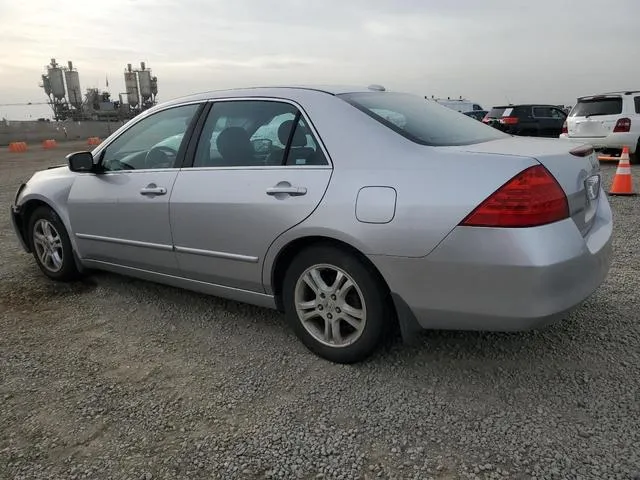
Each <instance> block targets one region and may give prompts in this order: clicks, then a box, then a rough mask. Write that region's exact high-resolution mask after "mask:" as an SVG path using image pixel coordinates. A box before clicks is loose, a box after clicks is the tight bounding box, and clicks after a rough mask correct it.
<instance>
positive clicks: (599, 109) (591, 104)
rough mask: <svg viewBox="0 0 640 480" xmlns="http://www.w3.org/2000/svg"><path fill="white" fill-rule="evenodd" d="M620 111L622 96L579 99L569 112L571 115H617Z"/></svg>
mask: <svg viewBox="0 0 640 480" xmlns="http://www.w3.org/2000/svg"><path fill="white" fill-rule="evenodd" d="M620 113H622V98H620V97H607V98H591V99H587V100H579V101H578V103H577V104H576V106H575V107H573V110H572V111H571V114H570V115H569V116H571V117H591V116H593V115H618V114H620Z"/></svg>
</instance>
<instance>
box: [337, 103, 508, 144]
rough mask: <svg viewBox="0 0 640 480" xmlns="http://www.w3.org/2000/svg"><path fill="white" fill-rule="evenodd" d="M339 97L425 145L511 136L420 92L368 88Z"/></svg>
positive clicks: (483, 140)
mask: <svg viewBox="0 0 640 480" xmlns="http://www.w3.org/2000/svg"><path fill="white" fill-rule="evenodd" d="M339 97H340V98H342V99H343V100H345V101H347V102H348V103H350V104H351V105H353V106H354V107H356V108H358V109H359V110H361V111H363V112H364V113H366V114H367V115H369V116H371V117H372V118H374V119H375V120H377V121H379V122H380V123H382V124H383V125H385V126H387V127H389V128H390V129H391V130H393V131H395V132H397V133H399V134H400V135H402V136H404V137H406V138H408V139H409V140H412V141H414V142H416V143H419V144H421V145H431V146H454V145H470V144H473V143H481V142H488V141H490V140H496V139H499V138H504V137H506V136H507V135H506V134H504V133H502V132H500V131H498V130H496V129H495V128H492V127H490V126H487V125H484V124H482V123H480V122H478V121H476V120H474V119H473V118H471V117H469V116H467V115H464V114H462V113H459V112H456V111H454V110H452V109H450V108H447V107H444V106H442V105H439V104H438V103H436V102H435V101H431V100H427V99H424V98H422V97H420V96H417V95H411V94H406V93H390V92H367V93H349V94H342V95H339Z"/></svg>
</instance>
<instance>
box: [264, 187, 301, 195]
mask: <svg viewBox="0 0 640 480" xmlns="http://www.w3.org/2000/svg"><path fill="white" fill-rule="evenodd" d="M278 194H287V195H291V196H292V197H299V196H300V195H306V194H307V189H306V188H305V187H284V186H283V187H277V186H276V187H271V188H267V195H278Z"/></svg>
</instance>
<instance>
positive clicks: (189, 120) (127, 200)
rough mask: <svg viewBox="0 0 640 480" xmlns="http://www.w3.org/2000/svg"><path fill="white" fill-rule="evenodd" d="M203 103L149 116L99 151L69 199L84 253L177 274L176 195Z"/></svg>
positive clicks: (87, 256)
mask: <svg viewBox="0 0 640 480" xmlns="http://www.w3.org/2000/svg"><path fill="white" fill-rule="evenodd" d="M201 107H202V105H198V104H188V105H182V106H177V107H172V108H168V109H164V110H162V111H159V112H156V113H153V114H150V115H147V116H145V117H143V118H142V119H141V120H139V121H137V122H135V123H134V124H132V126H131V127H129V128H127V129H126V130H124V131H123V133H122V134H120V135H119V136H118V137H116V138H115V139H114V140H113V141H111V142H110V143H109V144H107V145H106V146H105V147H104V148H101V150H100V151H97V152H95V155H96V157H97V161H98V169H97V170H98V171H97V172H96V173H83V174H79V175H78V178H76V179H75V181H74V183H73V186H72V188H71V191H70V192H69V200H68V208H69V219H70V222H71V227H72V230H73V232H74V234H75V237H76V244H77V250H78V254H79V255H80V256H81V257H82V258H84V259H87V260H89V261H94V262H106V263H110V264H116V265H120V266H125V267H133V268H139V269H144V270H150V271H154V272H162V273H169V274H172V273H177V272H178V267H177V260H176V257H175V253H174V252H173V239H172V237H171V228H170V226H169V198H170V197H171V192H172V189H173V185H174V182H175V179H176V177H177V175H178V171H179V167H180V166H181V163H182V161H183V159H184V151H185V144H186V142H187V139H188V135H189V134H190V131H189V129H190V127H191V128H193V123H195V119H196V117H197V112H198V110H199V108H201Z"/></svg>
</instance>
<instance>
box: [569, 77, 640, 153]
mask: <svg viewBox="0 0 640 480" xmlns="http://www.w3.org/2000/svg"><path fill="white" fill-rule="evenodd" d="M560 138H566V139H569V140H579V141H582V142H585V143H590V144H591V145H593V147H594V148H596V149H597V150H622V147H625V146H626V147H629V154H630V157H631V161H632V163H638V162H639V161H640V140H639V139H640V90H634V91H623V92H611V93H605V94H602V95H594V96H590V97H580V98H578V103H576V105H575V106H574V107H573V109H572V110H571V112H570V113H569V116H568V117H567V121H566V122H565V124H564V126H563V127H562V134H561V135H560Z"/></svg>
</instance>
